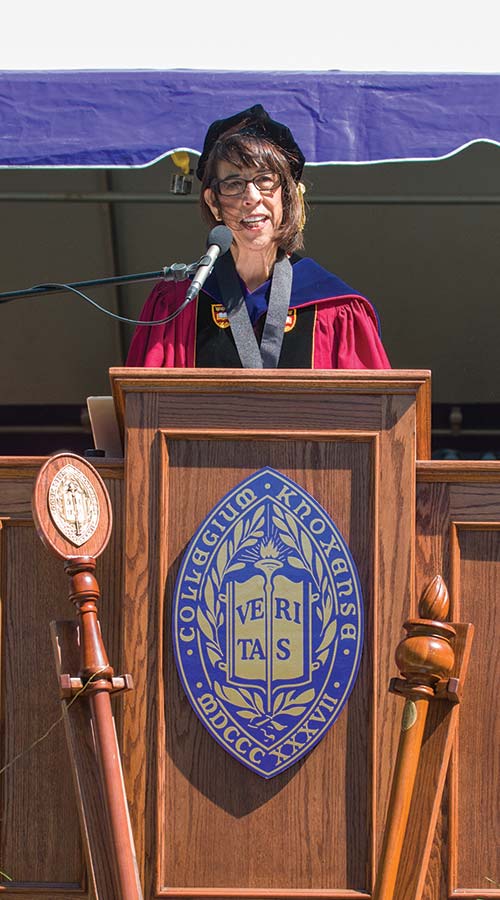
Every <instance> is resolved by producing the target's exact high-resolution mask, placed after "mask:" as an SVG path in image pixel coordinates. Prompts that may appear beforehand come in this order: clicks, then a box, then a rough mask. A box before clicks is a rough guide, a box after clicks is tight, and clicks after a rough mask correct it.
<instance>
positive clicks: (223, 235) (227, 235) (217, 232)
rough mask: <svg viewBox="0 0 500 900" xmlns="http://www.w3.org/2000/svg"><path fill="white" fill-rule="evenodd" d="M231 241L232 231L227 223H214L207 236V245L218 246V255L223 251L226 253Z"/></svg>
mask: <svg viewBox="0 0 500 900" xmlns="http://www.w3.org/2000/svg"><path fill="white" fill-rule="evenodd" d="M232 242H233V233H232V231H231V229H230V228H228V227H227V225H216V226H215V228H212V230H211V232H210V234H209V235H208V237H207V247H212V246H213V245H214V244H215V246H216V247H219V248H220V254H219V255H220V256H222V254H223V253H227V251H228V250H229V248H230V246H231V244H232Z"/></svg>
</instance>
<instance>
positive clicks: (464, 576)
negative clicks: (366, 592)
mask: <svg viewBox="0 0 500 900" xmlns="http://www.w3.org/2000/svg"><path fill="white" fill-rule="evenodd" d="M441 466H442V469H441ZM498 522H500V465H499V464H498V463H480V462H477V463H476V462H471V463H468V464H464V463H460V464H457V463H452V464H450V463H449V462H446V463H445V462H443V463H442V464H441V463H436V462H433V463H423V464H422V463H419V464H418V465H417V547H418V553H417V585H418V587H419V590H420V588H421V587H422V586H424V584H425V583H427V581H428V580H429V577H432V576H433V575H434V574H436V572H442V573H443V575H444V577H445V579H446V580H447V581H448V584H449V585H450V587H451V588H452V597H451V599H452V609H453V611H452V618H453V619H455V620H459V621H462V622H465V621H471V622H472V623H473V624H474V626H475V637H474V643H473V647H472V654H471V660H470V663H469V673H468V677H467V683H466V686H465V692H464V698H463V700H462V703H461V704H460V708H459V710H458V719H459V732H458V740H457V742H456V746H455V749H454V752H453V754H452V769H451V778H450V779H449V782H448V787H447V789H446V790H445V793H444V796H443V802H442V808H441V813H440V816H439V818H438V822H437V830H436V835H435V838H434V843H433V847H432V851H431V852H430V858H429V866H428V871H427V878H426V881H425V887H424V889H423V891H422V892H421V894H412V895H411V897H413V896H414V897H415V900H420V897H422V898H423V900H448V898H451V897H453V898H455V897H464V898H465V897H468V898H470V900H480V898H486V897H488V898H499V897H500V889H499V887H498V884H497V885H496V886H495V882H497V883H498V881H500V879H499V878H498V869H497V868H494V860H493V853H494V852H496V847H497V846H498V832H497V831H496V828H497V816H496V809H497V807H498V804H497V799H496V798H497V797H498V794H499V781H500V779H499V772H498V718H499V717H498V699H497V695H498V692H495V688H494V684H495V680H496V682H497V683H498V660H497V652H496V646H497V643H498V583H499V580H498V576H499V574H500V572H499V565H500V531H499V526H498ZM494 807H496V808H494ZM491 870H493V871H494V873H495V874H493V875H491V874H490V872H491ZM488 878H491V879H492V881H488V880H487V879H488Z"/></svg>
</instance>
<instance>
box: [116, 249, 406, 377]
mask: <svg viewBox="0 0 500 900" xmlns="http://www.w3.org/2000/svg"><path fill="white" fill-rule="evenodd" d="M292 264H293V281H292V293H291V298H290V306H289V311H288V318H287V323H286V326H285V334H284V337H283V346H282V349H281V355H280V359H279V367H280V368H313V369H389V368H390V363H389V360H388V358H387V355H386V352H385V350H384V347H383V345H382V341H381V338H380V329H379V323H378V317H377V314H376V312H375V310H374V308H373V306H372V304H371V303H370V302H369V301H368V300H367V299H366V298H365V297H362V296H361V295H360V294H358V293H356V292H355V291H353V289H352V288H350V287H349V286H348V285H347V284H345V283H344V282H343V281H341V279H340V278H337V276H336V275H332V274H331V273H330V272H327V271H326V269H323V268H322V267H321V266H319V265H318V264H317V263H316V262H314V260H312V259H308V258H304V259H301V258H298V257H296V258H293V259H292ZM187 284H188V282H187V281H182V282H171V281H169V282H167V281H161V282H159V283H158V284H157V285H156V286H155V288H154V289H153V291H152V292H151V294H150V295H149V297H148V299H147V301H146V303H145V305H144V308H143V310H142V313H141V317H140V318H141V320H142V321H156V320H158V319H163V318H165V317H167V316H168V315H170V313H172V312H173V311H174V310H175V309H178V307H179V306H180V305H181V303H182V301H183V300H184V297H185V292H186V288H187ZM269 288H270V282H266V283H265V284H263V285H261V286H260V287H259V288H257V290H256V291H254V292H252V293H250V292H248V291H246V288H245V286H244V285H242V289H243V290H244V293H245V295H246V303H247V308H248V310H249V314H250V318H251V321H252V324H253V325H254V328H255V330H256V331H257V333H258V332H259V329H260V327H261V325H262V321H263V316H264V315H265V312H266V309H267V297H268V294H269ZM127 365H128V366H146V367H151V368H153V367H162V368H193V367H195V366H196V367H201V368H203V367H209V368H210V367H230V368H238V367H240V366H241V362H240V360H239V356H238V352H237V350H236V347H235V345H234V341H233V338H232V335H231V329H230V326H229V322H228V319H227V316H226V313H225V309H224V306H223V304H222V300H221V297H220V293H219V288H218V282H217V278H216V273H215V271H214V272H213V273H212V274H211V275H210V277H209V278H208V279H207V281H206V283H205V287H204V290H203V291H202V292H200V294H199V296H198V298H197V299H196V300H195V301H193V302H192V303H191V304H189V305H188V306H187V307H186V309H184V310H183V312H182V313H181V314H180V315H179V316H178V317H177V318H175V319H173V321H172V322H169V323H167V324H165V325H151V326H137V328H136V331H135V334H134V337H133V339H132V343H131V345H130V350H129V354H128V358H127Z"/></svg>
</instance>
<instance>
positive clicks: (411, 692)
mask: <svg viewBox="0 0 500 900" xmlns="http://www.w3.org/2000/svg"><path fill="white" fill-rule="evenodd" d="M448 612H449V596H448V590H447V588H446V585H445V583H444V581H443V579H442V578H441V576H440V575H436V577H435V578H434V579H433V580H432V581H431V583H430V584H429V585H428V586H427V587H426V589H425V590H424V591H423V593H422V595H421V598H420V603H419V615H420V618H418V619H409V620H408V621H407V622H405V623H404V628H405V630H406V631H407V637H406V638H404V639H403V640H402V641H401V643H400V644H399V646H398V648H397V650H396V664H397V666H398V669H399V671H400V672H401V674H402V676H403V677H402V678H393V679H392V681H391V685H390V690H391V691H392V692H393V693H398V694H402V695H403V696H404V697H406V703H405V706H404V709H403V714H402V722H401V735H400V739H399V748H398V754H397V758H396V764H395V769H394V776H393V782H392V789H391V796H390V800H389V809H388V812H387V821H386V827H385V833H384V840H383V844H382V852H381V856H380V860H379V867H378V872H377V880H376V884H375V890H374V893H373V900H393V897H394V889H395V885H396V879H397V875H398V868H399V863H400V859H401V852H402V849H403V840H404V836H405V831H406V826H407V823H408V816H409V812H410V804H411V800H412V795H413V788H414V785H415V778H416V775H417V769H418V763H419V757H420V750H421V747H422V739H423V735H424V728H425V722H426V719H427V712H428V710H429V703H430V701H431V700H433V699H436V698H437V699H439V698H443V699H452V700H455V701H456V700H457V685H456V684H455V683H453V684H452V683H450V675H451V672H452V670H453V666H454V662H455V654H454V650H453V647H452V645H451V642H452V641H453V639H454V637H455V635H456V630H455V628H453V626H452V625H450V624H449V623H447V622H445V619H446V618H447V616H448ZM451 681H452V682H455V681H456V679H452V680H451Z"/></svg>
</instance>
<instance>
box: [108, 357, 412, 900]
mask: <svg viewBox="0 0 500 900" xmlns="http://www.w3.org/2000/svg"><path fill="white" fill-rule="evenodd" d="M302 374H304V376H305V377H304V378H302V377H301V376H302ZM357 374H358V373H338V372H337V373H330V372H318V373H313V374H311V373H310V372H308V373H297V372H293V373H291V375H290V373H276V372H267V371H266V372H263V373H260V372H259V373H254V372H251V371H245V370H241V371H238V372H232V371H230V370H224V372H218V371H217V370H207V371H203V370H202V371H200V370H195V371H194V372H186V373H185V372H179V371H176V370H172V371H167V370H163V371H156V370H153V371H150V370H137V371H136V370H122V371H117V372H116V373H114V375H113V378H114V390H115V396H116V397H117V400H118V403H119V405H120V408H121V410H122V415H123V422H124V426H125V431H126V440H127V463H126V484H127V501H126V520H127V526H126V529H127V530H126V536H125V546H126V557H127V558H126V571H125V584H126V592H125V610H124V630H123V636H124V657H125V669H126V670H127V671H131V672H132V673H133V674H134V678H135V680H136V685H137V690H136V692H135V695H134V696H133V697H130V698H126V699H125V705H126V709H125V715H124V729H123V738H124V750H125V756H124V763H125V771H126V773H127V785H128V794H129V798H130V801H131V805H132V810H131V812H132V820H133V825H134V829H135V835H136V846H137V849H138V854H139V857H140V859H141V865H142V869H143V873H144V879H145V882H144V884H145V893H146V896H151V897H155V896H158V897H159V896H162V897H169V898H171V900H174V898H181V897H193V898H194V897H196V898H197V900H202V898H203V897H207V898H208V897H211V898H214V900H215V898H218V897H220V898H222V897H224V898H226V900H227V898H229V897H231V898H233V900H238V898H243V897H248V898H251V900H258V898H269V900H270V898H273V897H275V898H290V900H292V898H296V900H300V898H306V897H307V898H313V897H322V898H324V900H326V898H334V897H335V898H339V900H340V898H344V897H345V898H347V897H360V896H363V897H367V896H369V893H370V890H371V885H372V883H373V881H374V868H375V851H376V836H378V835H379V834H380V832H381V829H382V826H383V811H384V809H385V804H386V797H385V796H384V795H383V793H384V791H386V790H388V784H389V780H390V779H389V775H390V767H391V760H392V758H393V756H394V755H395V750H396V745H397V738H398V735H399V729H398V727H397V725H396V713H395V712H393V707H392V705H391V703H390V702H389V699H388V695H387V682H388V678H389V675H392V674H393V671H392V666H391V663H390V659H391V658H392V653H393V650H394V647H395V645H396V643H397V641H398V640H399V634H400V627H401V623H402V621H403V619H404V618H405V617H406V615H407V614H408V613H409V611H410V609H411V603H412V581H413V579H412V575H411V572H412V564H413V558H414V550H413V543H414V542H413V537H412V528H413V522H414V506H415V504H414V497H415V436H416V416H415V399H416V395H417V394H418V392H419V391H420V390H421V388H422V386H423V385H425V384H426V383H427V381H426V376H425V375H424V376H422V373H413V375H414V376H415V377H414V378H413V377H412V373H410V374H408V373H398V374H396V373H390V374H389V377H387V378H386V373H384V374H383V375H381V373H362V377H361V379H360V381H358V380H357ZM205 430H206V431H208V432H209V436H208V435H207V439H205V436H204V434H203V432H204V431H205ZM200 432H201V434H200ZM264 462H271V464H274V465H275V466H276V467H277V468H278V469H280V470H281V471H284V472H289V473H290V474H291V476H292V477H294V478H296V479H297V480H298V481H299V482H301V483H303V484H304V486H305V487H306V489H308V490H309V491H311V493H313V494H314V495H315V496H316V498H317V499H318V500H319V502H322V503H323V504H324V505H326V507H327V508H329V507H330V508H331V511H332V512H333V515H334V518H335V520H336V521H337V522H338V524H339V525H340V527H341V529H342V530H343V531H344V534H345V536H346V538H347V540H348V542H349V544H350V546H351V549H352V550H353V551H354V555H355V558H357V562H358V565H359V566H360V568H361V569H362V571H363V576H362V577H363V579H364V581H365V582H366V584H368V583H369V585H370V587H369V594H370V600H369V602H368V616H367V618H368V624H367V631H368V632H369V634H370V640H369V641H368V643H367V646H366V650H365V654H364V658H363V663H362V673H361V676H360V681H359V682H358V685H357V686H356V688H355V691H354V693H353V695H352V698H351V701H350V704H349V706H348V708H347V709H346V710H344V712H343V714H342V716H341V717H340V719H339V721H338V722H337V724H336V725H335V726H334V728H333V729H332V731H331V732H330V734H329V735H328V736H327V737H325V739H324V740H323V742H322V743H321V744H320V745H318V747H316V748H315V749H314V750H313V751H312V752H311V754H310V755H309V756H308V757H307V758H305V759H304V760H302V761H301V762H299V763H298V764H297V766H296V767H294V768H293V769H291V770H290V771H289V772H288V773H284V774H283V775H281V776H278V777H277V778H276V779H274V780H272V781H271V782H265V781H264V780H261V779H260V778H259V777H258V776H257V775H255V774H253V773H251V772H249V771H247V770H245V769H244V768H242V767H241V766H240V765H239V764H238V763H237V762H236V760H234V759H233V758H232V757H230V756H228V755H227V754H226V753H225V752H224V751H223V750H221V749H220V748H219V746H218V745H217V744H216V743H215V742H214V741H213V740H212V739H211V738H210V736H209V735H208V734H206V733H205V732H204V729H202V728H200V726H199V725H198V722H197V720H195V717H194V716H193V713H192V712H191V709H190V707H189V706H188V705H187V703H186V700H185V699H184V697H183V694H182V692H181V690H180V687H179V683H178V681H177V675H176V673H175V671H174V668H173V663H172V656H171V645H170V636H169V635H170V618H169V617H170V607H169V604H170V599H169V598H170V593H171V588H172V578H173V576H174V572H175V569H176V567H177V566H178V565H179V558H180V554H181V553H182V551H183V549H184V548H185V546H186V544H187V541H188V540H189V539H190V537H191V535H192V533H193V530H194V529H195V528H196V527H197V525H198V524H199V522H200V520H201V519H202V518H203V516H204V515H205V514H206V513H207V512H208V510H209V509H210V508H211V507H212V505H213V504H215V503H216V502H217V501H219V500H220V498H221V496H223V495H224V494H225V493H226V492H227V490H228V489H229V488H230V487H232V486H233V485H234V484H235V483H238V482H239V481H241V480H242V478H244V477H245V475H247V474H249V473H250V472H251V471H255V469H256V468H260V467H261V466H262V465H263V464H264ZM325 498H326V502H325ZM386 531H387V535H386V534H385V532H386ZM394 557H397V559H394ZM165 585H167V590H166V591H165ZM166 598H167V603H165V599H166ZM380 666H382V677H379V675H378V670H379V667H380ZM341 760H343V761H341ZM377 791H378V793H379V796H377V795H376V792H377Z"/></svg>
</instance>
